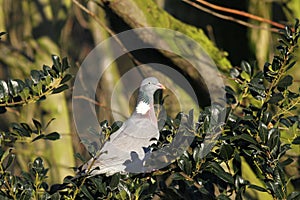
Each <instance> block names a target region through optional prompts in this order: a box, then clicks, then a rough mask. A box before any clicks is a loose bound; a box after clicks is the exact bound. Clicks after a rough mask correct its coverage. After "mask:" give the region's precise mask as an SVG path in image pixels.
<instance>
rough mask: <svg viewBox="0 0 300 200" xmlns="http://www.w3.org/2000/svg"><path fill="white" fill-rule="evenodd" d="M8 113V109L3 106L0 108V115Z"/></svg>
mask: <svg viewBox="0 0 300 200" xmlns="http://www.w3.org/2000/svg"><path fill="white" fill-rule="evenodd" d="M5 112H6V108H5V107H3V106H0V114H3V113H5Z"/></svg>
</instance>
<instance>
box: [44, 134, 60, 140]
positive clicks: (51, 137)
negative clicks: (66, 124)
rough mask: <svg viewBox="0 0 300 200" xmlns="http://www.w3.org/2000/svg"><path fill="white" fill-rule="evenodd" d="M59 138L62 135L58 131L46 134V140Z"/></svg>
mask: <svg viewBox="0 0 300 200" xmlns="http://www.w3.org/2000/svg"><path fill="white" fill-rule="evenodd" d="M59 138H60V135H59V133H57V132H53V133H49V134H48V135H45V136H44V139H45V140H58V139H59Z"/></svg>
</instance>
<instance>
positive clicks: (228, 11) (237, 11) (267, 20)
mask: <svg viewBox="0 0 300 200" xmlns="http://www.w3.org/2000/svg"><path fill="white" fill-rule="evenodd" d="M196 1H197V2H198V3H200V4H202V5H205V6H207V7H209V8H212V9H214V10H218V11H222V12H226V13H231V14H235V15H239V16H243V17H247V18H249V19H253V20H256V21H260V22H265V23H268V24H271V25H273V26H275V27H277V28H279V29H284V28H285V25H283V24H280V23H277V22H274V21H272V20H269V19H266V18H263V17H259V16H256V15H253V14H250V13H247V12H245V11H240V10H235V9H232V8H226V7H222V6H218V5H215V4H212V3H209V2H207V1H205V0H196Z"/></svg>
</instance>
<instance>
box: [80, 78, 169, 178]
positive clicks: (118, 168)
mask: <svg viewBox="0 0 300 200" xmlns="http://www.w3.org/2000/svg"><path fill="white" fill-rule="evenodd" d="M158 89H165V87H164V86H163V85H162V84H161V83H159V81H158V80H157V79H156V78H154V77H149V78H146V79H144V80H143V81H142V83H141V86H140V89H139V93H138V98H137V104H136V107H135V110H134V112H133V114H132V115H131V116H130V118H129V119H128V120H127V121H125V122H124V123H123V125H122V126H121V127H120V128H119V129H118V130H117V131H116V132H115V133H113V134H112V135H111V136H110V139H109V140H108V141H107V142H106V143H105V144H104V145H103V147H102V149H101V150H100V154H99V156H98V157H96V158H92V159H91V160H89V161H88V162H87V163H86V164H84V165H83V166H82V167H83V168H82V169H83V170H84V171H85V172H89V173H90V174H89V175H91V176H94V175H97V174H107V175H112V174H114V173H117V172H120V173H127V172H131V173H140V172H142V167H143V162H144V161H143V160H144V159H145V156H146V151H145V149H146V148H147V147H148V146H149V145H151V144H153V143H154V142H155V141H153V140H151V139H153V138H156V139H158V138H159V130H158V125H157V118H156V115H155V111H154V104H153V95H154V92H155V91H156V90H158Z"/></svg>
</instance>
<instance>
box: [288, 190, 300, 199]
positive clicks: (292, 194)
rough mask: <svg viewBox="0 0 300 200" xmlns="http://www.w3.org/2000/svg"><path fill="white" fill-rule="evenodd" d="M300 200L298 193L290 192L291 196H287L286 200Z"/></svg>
mask: <svg viewBox="0 0 300 200" xmlns="http://www.w3.org/2000/svg"><path fill="white" fill-rule="evenodd" d="M297 199H300V192H298V191H296V192H292V193H291V194H289V196H288V197H287V200H297Z"/></svg>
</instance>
